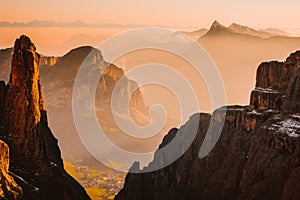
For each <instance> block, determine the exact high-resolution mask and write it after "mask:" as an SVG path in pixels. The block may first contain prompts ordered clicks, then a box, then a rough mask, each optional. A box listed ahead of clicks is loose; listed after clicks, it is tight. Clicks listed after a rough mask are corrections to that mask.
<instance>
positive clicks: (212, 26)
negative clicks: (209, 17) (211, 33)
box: [210, 20, 227, 30]
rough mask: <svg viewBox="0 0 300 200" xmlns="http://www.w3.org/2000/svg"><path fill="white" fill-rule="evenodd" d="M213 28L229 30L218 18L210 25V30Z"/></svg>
mask: <svg viewBox="0 0 300 200" xmlns="http://www.w3.org/2000/svg"><path fill="white" fill-rule="evenodd" d="M213 29H222V30H227V27H226V26H224V25H222V24H221V23H220V22H218V21H217V20H215V21H214V22H213V24H212V25H211V27H210V30H213Z"/></svg>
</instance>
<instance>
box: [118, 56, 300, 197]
mask: <svg viewBox="0 0 300 200" xmlns="http://www.w3.org/2000/svg"><path fill="white" fill-rule="evenodd" d="M299 66H300V52H299V51H298V52H296V53H293V54H291V55H290V57H289V58H287V60H286V61H285V62H282V63H280V62H269V63H262V64H261V65H260V66H259V67H258V70H257V82H256V88H255V90H253V92H252V94H251V103H250V105H249V106H228V107H223V108H220V109H218V110H216V111H215V112H214V113H213V114H212V115H209V114H200V118H199V119H200V124H199V127H198V133H197V135H196V138H195V140H194V141H193V143H192V145H191V146H190V147H189V149H188V150H187V151H186V152H185V153H184V154H183V156H181V157H180V158H179V159H178V160H177V161H175V162H174V163H172V164H171V165H169V166H167V167H165V168H163V169H160V170H158V171H155V172H150V173H140V174H133V173H128V174H127V176H126V180H125V184H124V187H123V189H122V190H121V191H120V192H119V194H118V195H117V196H116V198H115V199H117V200H125V199H131V200H139V199H144V200H146V199H149V200H150V199H151V200H152V199H157V200H159V199H162V200H163V199H173V200H174V199H178V200H179V199H188V200H189V199H195V200H199V199H243V200H244V199H272V200H274V199H278V200H279V199H289V200H291V199H295V200H296V199H300V178H299V177H300V106H299V103H300V95H299V93H300V89H299V87H300V82H299V78H300V73H299V72H300V70H299V69H300V67H299ZM220 116H225V124H224V128H223V130H222V133H221V136H220V138H219V140H218V142H217V144H216V145H215V147H214V148H213V150H212V151H211V152H210V153H209V154H208V155H207V156H206V157H204V158H203V159H200V158H199V157H198V154H199V150H200V147H201V145H202V142H203V140H204V138H205V135H206V133H207V130H208V126H209V122H210V121H211V120H214V121H216V122H218V120H219V119H220ZM180 129H184V127H182V128H180ZM186 130H188V129H186ZM176 134H179V131H178V130H177V129H172V130H171V131H170V132H169V133H168V135H167V136H166V137H165V138H164V140H163V142H162V144H161V146H160V148H162V147H163V146H165V145H167V144H168V143H169V142H170V141H171V140H172V139H173V138H174V137H175V135H176ZM180 134H189V132H188V131H186V132H184V133H182V131H181V132H180ZM182 143H184V141H182ZM174 151H180V145H178V149H174ZM165 159H167V155H165V154H160V153H158V152H157V153H156V154H155V157H154V161H153V162H152V163H150V165H149V166H148V167H151V166H152V165H155V164H156V163H161V162H164V161H165ZM136 166H138V164H135V166H134V167H136ZM141 172H143V169H141Z"/></svg>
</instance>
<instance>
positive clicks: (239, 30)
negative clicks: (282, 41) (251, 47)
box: [207, 20, 290, 38]
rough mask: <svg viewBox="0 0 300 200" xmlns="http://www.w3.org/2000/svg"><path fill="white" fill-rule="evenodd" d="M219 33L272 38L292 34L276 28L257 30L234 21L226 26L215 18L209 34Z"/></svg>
mask: <svg viewBox="0 0 300 200" xmlns="http://www.w3.org/2000/svg"><path fill="white" fill-rule="evenodd" d="M218 34H227V35H234V34H243V35H248V36H256V37H261V38H270V37H273V36H289V35H290V34H288V33H285V32H284V31H281V30H278V29H276V30H274V29H264V30H256V29H254V28H251V27H249V26H244V25H240V24H237V23H232V24H231V25H230V26H228V27H226V26H224V25H222V24H221V23H220V22H218V21H217V20H215V21H214V22H213V23H212V25H211V27H210V29H209V31H208V32H207V35H218Z"/></svg>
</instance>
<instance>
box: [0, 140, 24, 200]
mask: <svg viewBox="0 0 300 200" xmlns="http://www.w3.org/2000/svg"><path fill="white" fill-rule="evenodd" d="M8 168H9V148H8V146H7V144H5V143H4V142H3V141H1V140H0V180H1V184H0V199H21V197H22V188H21V187H20V186H19V185H18V184H17V183H16V182H15V180H14V178H13V177H12V176H11V175H9V172H8Z"/></svg>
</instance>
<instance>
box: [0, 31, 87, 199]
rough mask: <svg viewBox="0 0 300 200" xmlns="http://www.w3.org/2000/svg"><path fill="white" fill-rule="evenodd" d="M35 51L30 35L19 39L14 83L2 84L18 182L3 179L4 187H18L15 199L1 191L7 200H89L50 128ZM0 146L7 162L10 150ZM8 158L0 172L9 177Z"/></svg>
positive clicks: (6, 136) (4, 121)
mask: <svg viewBox="0 0 300 200" xmlns="http://www.w3.org/2000/svg"><path fill="white" fill-rule="evenodd" d="M35 51H36V48H35V46H34V44H33V43H32V42H31V40H30V39H29V38H28V37H27V36H24V35H23V36H21V37H20V38H19V39H17V40H16V42H15V45H14V52H13V59H12V66H11V74H10V80H9V83H8V84H7V85H5V83H4V82H3V81H1V82H0V92H1V93H0V99H1V100H0V103H1V104H0V112H1V114H0V116H1V118H0V133H1V134H0V139H1V140H3V141H4V142H5V143H6V144H7V145H8V147H9V151H10V153H9V156H10V167H9V171H10V172H9V174H10V176H11V177H12V178H13V179H14V180H15V181H16V183H17V184H18V186H17V185H16V184H15V183H14V181H13V180H12V178H10V181H9V182H10V183H9V184H7V183H5V182H7V181H6V180H9V178H7V179H6V180H5V179H2V178H1V185H2V184H3V185H11V186H12V188H16V189H12V190H13V191H14V193H13V195H11V194H12V192H7V190H5V189H4V190H3V188H2V190H3V191H4V192H3V193H2V198H4V199H9V200H10V199H24V200H27V199H30V200H34V199H38V200H41V199H45V200H47V199H49V200H50V199H51V200H52V199H58V200H59V199H61V200H67V199H80V200H83V199H90V198H89V197H88V195H87V194H86V192H85V190H84V189H83V187H81V186H80V185H79V183H77V182H76V181H75V179H73V178H72V177H71V176H70V175H68V174H67V172H66V171H65V170H64V166H63V162H62V158H61V154H60V149H59V147H58V144H57V143H58V141H57V139H56V138H55V137H54V136H53V134H52V132H51V130H50V128H49V127H48V122H47V111H46V106H45V102H44V95H43V92H42V87H41V83H40V76H39V67H38V64H39V60H40V55H39V54H38V53H36V52H35ZM1 147H2V148H1V152H2V154H1V158H2V159H3V156H4V157H7V156H8V153H7V152H8V149H7V147H6V146H5V145H4V144H3V145H1ZM7 160H8V158H6V161H5V162H2V163H1V165H3V169H5V170H1V172H2V174H1V177H3V176H4V177H8V176H6V175H5V173H6V174H7V173H8V172H7V169H8V164H7V162H8V161H7ZM3 172H5V173H3ZM18 188H19V189H18ZM20 188H21V189H20ZM20 191H22V192H20ZM16 193H17V194H16Z"/></svg>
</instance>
